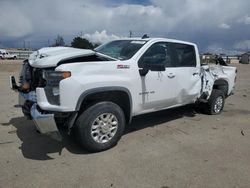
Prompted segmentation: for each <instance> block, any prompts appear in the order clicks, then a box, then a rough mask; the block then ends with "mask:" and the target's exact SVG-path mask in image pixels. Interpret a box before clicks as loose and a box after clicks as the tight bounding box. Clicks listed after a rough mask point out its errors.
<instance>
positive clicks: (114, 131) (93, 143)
mask: <svg viewBox="0 0 250 188" xmlns="http://www.w3.org/2000/svg"><path fill="white" fill-rule="evenodd" d="M124 127H125V116H124V113H123V111H122V109H121V108H120V107H119V106H118V105H117V104H115V103H112V102H100V103H97V104H94V105H93V106H91V107H89V108H88V109H87V110H85V111H84V112H83V113H82V114H81V115H80V116H79V117H78V118H77V120H76V123H75V136H76V137H77V138H76V139H77V140H78V141H79V142H80V144H81V145H82V146H83V147H84V148H85V149H87V150H88V151H94V152H98V151H103V150H107V149H109V148H111V147H113V146H115V145H116V144H117V142H118V141H119V140H120V138H121V136H122V134H123V131H124Z"/></svg>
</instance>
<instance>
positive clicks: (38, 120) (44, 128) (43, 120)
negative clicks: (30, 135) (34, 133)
mask: <svg viewBox="0 0 250 188" xmlns="http://www.w3.org/2000/svg"><path fill="white" fill-rule="evenodd" d="M10 87H11V89H13V90H14V91H18V104H19V106H23V105H24V103H25V102H26V101H30V102H32V103H33V105H32V107H31V109H30V114H31V117H32V119H33V121H34V123H35V126H36V128H37V130H38V131H40V132H41V133H42V134H46V135H48V136H50V137H51V138H53V139H55V140H58V141H61V140H62V137H61V134H60V133H59V130H58V128H57V125H56V122H55V118H54V114H53V113H46V114H45V113H41V112H40V111H39V110H38V105H37V99H36V98H37V96H36V93H35V92H34V91H31V92H28V93H23V92H21V91H20V90H18V89H15V82H13V76H11V77H10Z"/></svg>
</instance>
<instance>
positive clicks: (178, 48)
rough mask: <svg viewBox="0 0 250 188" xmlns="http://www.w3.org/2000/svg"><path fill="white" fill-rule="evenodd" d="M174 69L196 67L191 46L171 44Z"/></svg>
mask: <svg viewBox="0 0 250 188" xmlns="http://www.w3.org/2000/svg"><path fill="white" fill-rule="evenodd" d="M172 47H173V49H174V51H175V53H174V56H175V57H174V59H175V67H196V54H195V48H194V46H192V45H187V44H178V43H173V44H172Z"/></svg>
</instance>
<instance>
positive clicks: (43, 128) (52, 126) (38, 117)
mask: <svg viewBox="0 0 250 188" xmlns="http://www.w3.org/2000/svg"><path fill="white" fill-rule="evenodd" d="M31 116H32V118H33V121H34V123H35V125H36V128H37V129H38V130H39V131H40V132H41V133H42V134H46V135H48V136H50V137H52V138H53V139H55V140H58V141H61V140H62V137H61V134H60V133H59V131H58V128H57V126H56V122H55V118H54V114H42V113H41V112H39V111H38V109H37V104H36V103H35V104H33V106H32V107H31Z"/></svg>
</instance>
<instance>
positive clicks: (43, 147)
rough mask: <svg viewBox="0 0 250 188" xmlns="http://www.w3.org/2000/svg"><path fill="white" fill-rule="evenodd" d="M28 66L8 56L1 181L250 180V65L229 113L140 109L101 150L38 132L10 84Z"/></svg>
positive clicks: (163, 186) (153, 183) (165, 183)
mask: <svg viewBox="0 0 250 188" xmlns="http://www.w3.org/2000/svg"><path fill="white" fill-rule="evenodd" d="M20 66H21V62H20V61H1V60H0V88H1V89H0V156H1V160H0V187H2V188H6V187H32V188H33V187H93V188H95V187H101V188H105V187H119V188H120V187H143V188H146V187H156V188H179V187H192V188H195V187H197V188H200V187H203V188H205V187H214V188H218V187H226V188H231V187H232V188H233V187H250V123H249V122H250V110H249V106H250V65H236V66H237V67H238V77H237V88H236V91H235V95H233V96H231V97H229V98H228V99H227V101H226V105H225V109H224V112H223V113H222V114H221V115H218V116H208V115H203V114H197V113H195V112H194V111H193V109H192V108H191V107H188V106H187V107H181V108H176V109H172V110H165V111H161V112H157V113H152V114H148V115H143V116H139V117H136V118H134V119H133V122H132V124H131V125H130V126H129V127H128V128H127V130H126V133H125V135H124V136H123V137H122V139H121V141H120V142H119V143H118V145H117V146H116V147H114V148H112V149H110V150H108V151H104V152H101V153H95V154H91V153H88V152H86V151H84V150H83V149H82V148H81V147H79V146H78V145H77V144H76V143H74V142H73V141H72V140H71V138H70V137H68V136H66V135H65V137H64V140H63V142H57V141H54V140H52V139H50V138H48V137H46V136H43V135H40V134H38V133H37V132H36V131H35V126H34V123H33V122H32V121H30V120H26V119H25V118H24V117H23V116H22V113H21V110H20V109H19V108H16V107H15V105H16V104H17V93H15V92H13V91H11V90H10V89H9V85H8V84H9V81H8V76H9V75H11V74H14V75H18V72H19V69H20Z"/></svg>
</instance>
